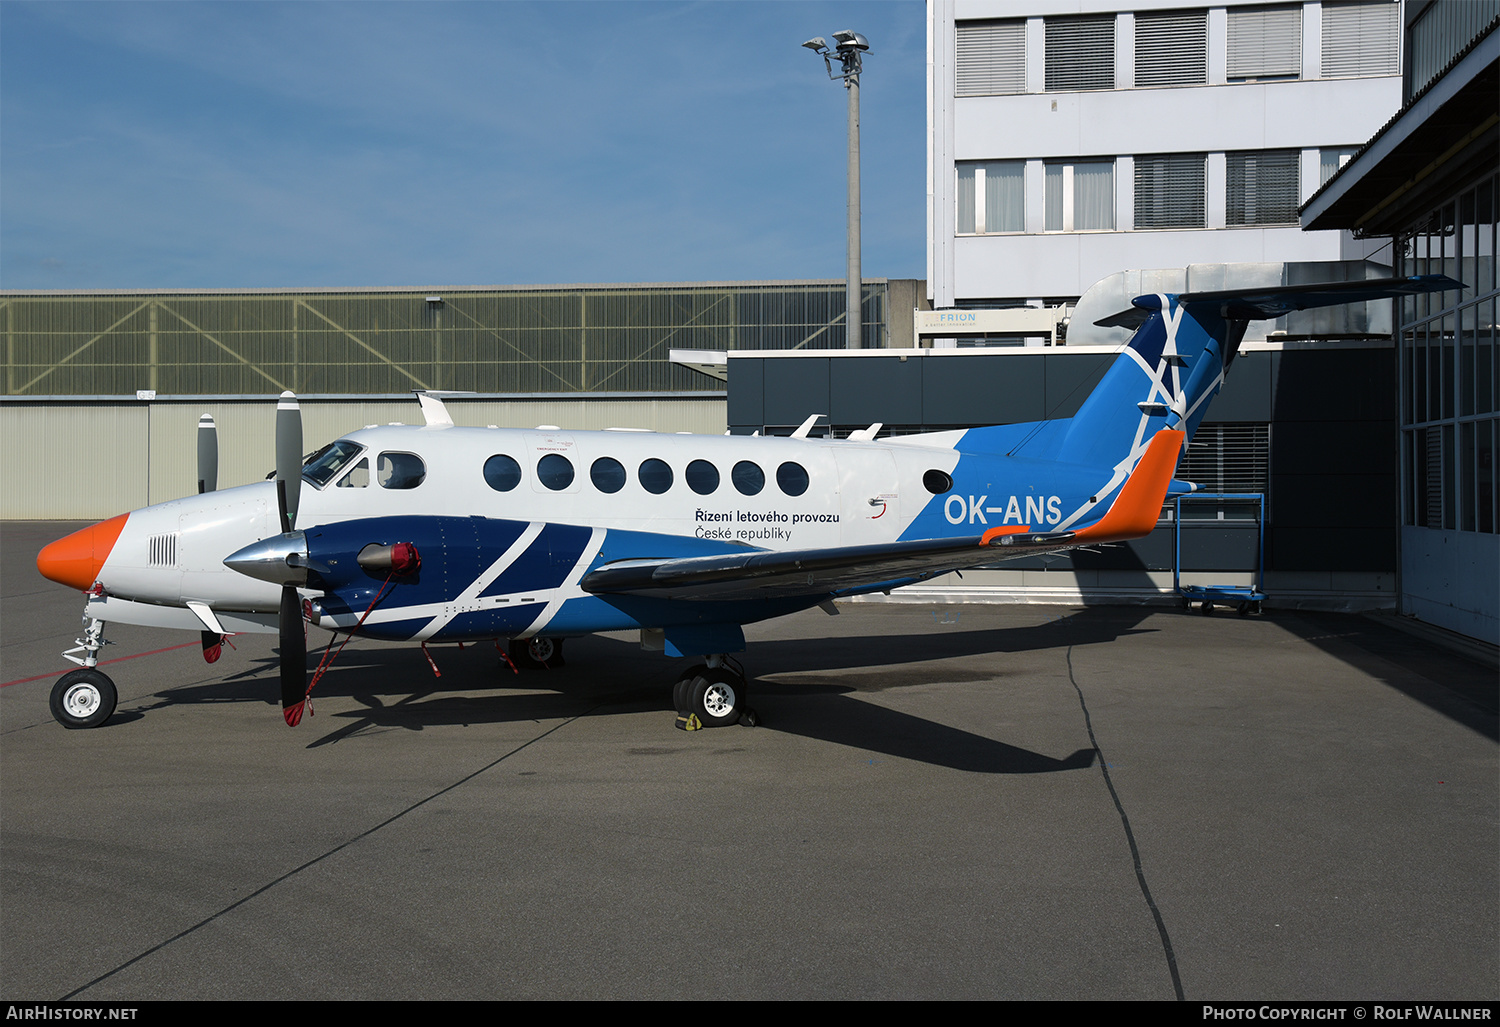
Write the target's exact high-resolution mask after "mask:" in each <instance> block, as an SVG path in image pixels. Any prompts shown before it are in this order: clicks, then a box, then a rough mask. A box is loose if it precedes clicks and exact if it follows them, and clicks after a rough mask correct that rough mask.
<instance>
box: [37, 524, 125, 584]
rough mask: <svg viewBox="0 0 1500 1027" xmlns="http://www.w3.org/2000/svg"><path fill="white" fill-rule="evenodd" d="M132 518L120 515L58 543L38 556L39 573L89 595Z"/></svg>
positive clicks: (48, 547) (75, 533)
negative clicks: (126, 524)
mask: <svg viewBox="0 0 1500 1027" xmlns="http://www.w3.org/2000/svg"><path fill="white" fill-rule="evenodd" d="M129 516H130V515H129V514H120V515H119V516H118V517H111V518H110V519H109V520H107V521H100V522H99V523H98V524H94V525H91V526H89V527H87V528H83V529H81V530H79V531H75V532H73V534H71V535H68V536H66V537H64V538H60V539H58V540H57V541H56V542H53V543H51V544H50V545H48V546H46V547H44V548H43V549H42V551H41V552H40V553H38V554H37V555H36V569H37V570H39V571H41V572H42V577H44V578H46V579H48V580H49V581H55V582H57V583H58V584H59V585H71V586H73V587H74V588H76V589H78V590H79V591H80V592H87V591H88V590H89V588H90V587H91V586H92V585H93V584H94V582H96V581H98V580H99V569H100V568H101V567H103V566H104V561H105V560H107V559H109V553H110V550H112V549H114V547H115V541H116V540H117V539H119V537H120V532H121V531H123V530H125V521H126V519H127V518H128V517H129Z"/></svg>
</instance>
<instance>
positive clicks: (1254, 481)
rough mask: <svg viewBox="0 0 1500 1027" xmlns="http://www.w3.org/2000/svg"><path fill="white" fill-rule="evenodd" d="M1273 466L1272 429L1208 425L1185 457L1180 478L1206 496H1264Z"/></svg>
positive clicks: (1180, 468) (1179, 465)
mask: <svg viewBox="0 0 1500 1027" xmlns="http://www.w3.org/2000/svg"><path fill="white" fill-rule="evenodd" d="M1270 466H1271V426H1270V425H1268V424H1204V425H1200V426H1199V428H1198V431H1197V433H1196V434H1194V435H1193V441H1192V444H1191V445H1189V446H1188V448H1187V452H1186V453H1184V454H1183V455H1182V461H1181V463H1179V464H1178V465H1177V471H1176V477H1178V478H1181V479H1183V480H1184V481H1191V482H1193V483H1195V484H1196V485H1197V486H1198V488H1199V490H1200V491H1202V492H1261V493H1264V492H1265V491H1266V489H1267V487H1268V486H1269V484H1270V480H1271V475H1270Z"/></svg>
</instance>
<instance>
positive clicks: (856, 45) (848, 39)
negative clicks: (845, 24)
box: [833, 29, 870, 50]
mask: <svg viewBox="0 0 1500 1027" xmlns="http://www.w3.org/2000/svg"><path fill="white" fill-rule="evenodd" d="M833 38H834V39H837V40H838V41H839V49H840V50H868V49H870V41H869V40H868V39H866V38H865V37H864V36H862V35H860V34H859V33H858V32H853V31H850V30H849V29H844V30H842V31H840V32H835V33H834V34H833Z"/></svg>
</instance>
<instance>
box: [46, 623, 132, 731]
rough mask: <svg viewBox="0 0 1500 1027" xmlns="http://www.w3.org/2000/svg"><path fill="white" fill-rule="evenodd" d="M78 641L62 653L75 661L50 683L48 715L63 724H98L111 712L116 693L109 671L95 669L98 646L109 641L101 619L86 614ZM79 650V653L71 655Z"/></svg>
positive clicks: (66, 725) (116, 699)
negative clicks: (49, 712)
mask: <svg viewBox="0 0 1500 1027" xmlns="http://www.w3.org/2000/svg"><path fill="white" fill-rule="evenodd" d="M76 641H77V642H78V645H77V646H75V647H74V648H72V649H69V650H68V651H67V652H65V653H63V658H64V659H68V660H72V661H73V662H74V663H76V664H78V667H79V669H78V670H70V671H68V672H67V673H66V674H64V675H63V676H62V677H60V678H58V679H57V684H55V685H53V686H52V698H51V701H50V703H49V705H50V706H51V709H52V718H53V719H54V720H56V721H57V722H58V723H59V724H61V725H62V726H63V727H65V728H86V727H100V726H102V725H103V724H104V722H105V721H107V720H109V718H110V717H112V716H113V715H114V712H115V704H116V703H117V702H118V701H119V695H118V693H117V692H116V691H115V683H114V682H113V681H111V680H110V679H109V675H107V674H105V673H104V672H103V671H100V670H98V669H97V668H98V664H99V650H100V649H102V648H104V647H105V646H107V645H109V644H110V643H109V642H107V641H105V638H104V622H103V621H102V620H94V619H93V618H89V619H87V620H86V621H85V622H84V630H83V637H82V638H80V639H77V640H76ZM76 652H82V653H83V655H82V656H74V655H73V654H74V653H76Z"/></svg>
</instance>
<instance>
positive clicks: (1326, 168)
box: [1318, 146, 1358, 189]
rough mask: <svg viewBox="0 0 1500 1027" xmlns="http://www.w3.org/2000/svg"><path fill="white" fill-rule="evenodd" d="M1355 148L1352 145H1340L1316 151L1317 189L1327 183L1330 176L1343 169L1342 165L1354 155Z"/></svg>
mask: <svg viewBox="0 0 1500 1027" xmlns="http://www.w3.org/2000/svg"><path fill="white" fill-rule="evenodd" d="M1357 149H1358V147H1354V146H1341V147H1338V148H1337V149H1332V150H1319V151H1318V188H1319V189H1321V188H1323V186H1325V185H1327V184H1328V180H1329V179H1330V178H1332V177H1333V176H1334V175H1337V174H1338V173H1339V172H1340V171H1341V170H1343V167H1344V165H1345V164H1348V163H1349V158H1350V157H1353V156H1354V153H1355V151H1356V150H1357Z"/></svg>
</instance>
